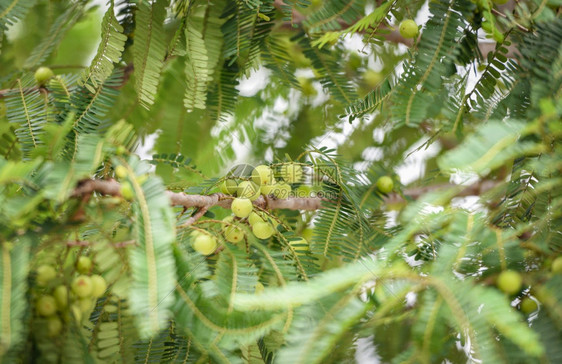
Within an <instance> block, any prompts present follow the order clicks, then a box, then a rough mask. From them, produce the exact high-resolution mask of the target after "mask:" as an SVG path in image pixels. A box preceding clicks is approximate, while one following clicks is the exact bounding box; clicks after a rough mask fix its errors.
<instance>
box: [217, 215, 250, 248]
mask: <svg viewBox="0 0 562 364" xmlns="http://www.w3.org/2000/svg"><path fill="white" fill-rule="evenodd" d="M252 213H253V212H252ZM223 234H224V238H225V239H226V241H228V242H230V243H234V244H236V243H238V242H240V241H242V240H244V230H242V229H241V228H239V227H238V226H236V225H227V226H226V227H225V228H224V229H223Z"/></svg>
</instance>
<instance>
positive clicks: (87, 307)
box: [77, 298, 94, 313]
mask: <svg viewBox="0 0 562 364" xmlns="http://www.w3.org/2000/svg"><path fill="white" fill-rule="evenodd" d="M77 304H78V307H79V308H80V311H82V313H88V312H90V311H91V310H92V309H93V308H94V300H92V299H91V298H80V299H79V300H78V302H77Z"/></svg>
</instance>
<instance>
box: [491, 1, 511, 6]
mask: <svg viewBox="0 0 562 364" xmlns="http://www.w3.org/2000/svg"><path fill="white" fill-rule="evenodd" d="M508 1H509V0H493V2H494V4H498V5H503V4H505V3H507V2H508Z"/></svg>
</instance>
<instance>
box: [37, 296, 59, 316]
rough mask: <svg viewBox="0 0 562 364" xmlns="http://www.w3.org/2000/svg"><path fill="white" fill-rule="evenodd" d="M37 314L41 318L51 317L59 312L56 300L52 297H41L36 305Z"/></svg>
mask: <svg viewBox="0 0 562 364" xmlns="http://www.w3.org/2000/svg"><path fill="white" fill-rule="evenodd" d="M35 308H36V309H37V313H38V314H39V315H41V316H51V315H54V314H55V312H56V311H57V303H56V301H55V298H54V297H53V296H50V295H44V296H41V297H39V299H38V300H37V303H36V305H35Z"/></svg>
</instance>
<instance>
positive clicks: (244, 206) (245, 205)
mask: <svg viewBox="0 0 562 364" xmlns="http://www.w3.org/2000/svg"><path fill="white" fill-rule="evenodd" d="M230 208H231V209H232V213H233V214H234V215H236V216H238V217H241V218H244V217H248V216H249V215H250V212H252V210H253V208H254V205H253V204H252V201H250V200H249V199H247V198H235V199H234V200H233V201H232V205H230Z"/></svg>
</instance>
